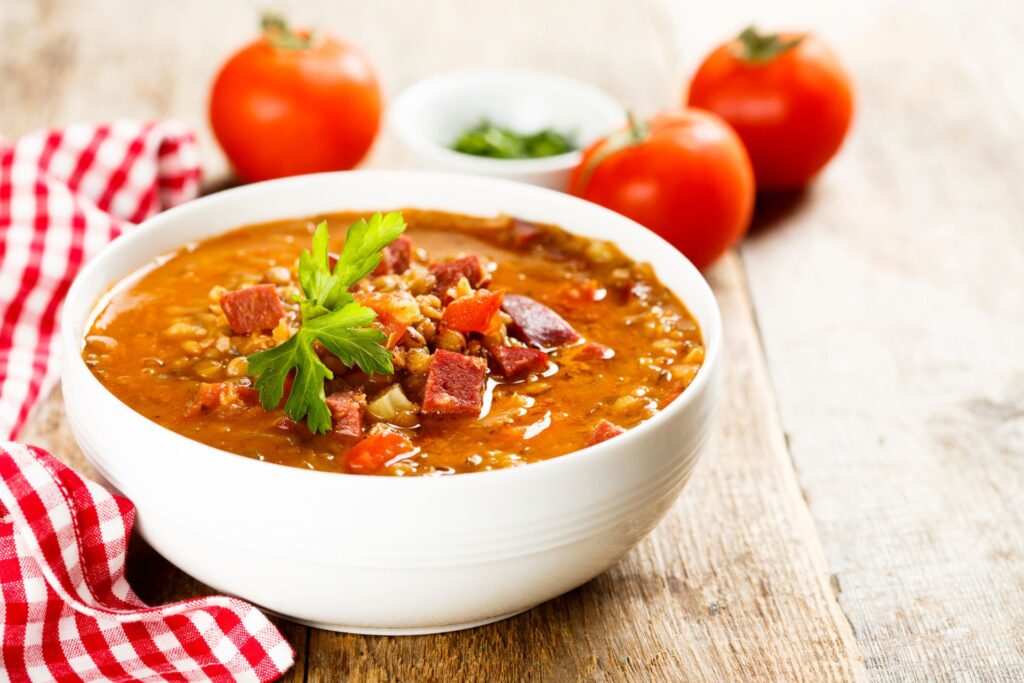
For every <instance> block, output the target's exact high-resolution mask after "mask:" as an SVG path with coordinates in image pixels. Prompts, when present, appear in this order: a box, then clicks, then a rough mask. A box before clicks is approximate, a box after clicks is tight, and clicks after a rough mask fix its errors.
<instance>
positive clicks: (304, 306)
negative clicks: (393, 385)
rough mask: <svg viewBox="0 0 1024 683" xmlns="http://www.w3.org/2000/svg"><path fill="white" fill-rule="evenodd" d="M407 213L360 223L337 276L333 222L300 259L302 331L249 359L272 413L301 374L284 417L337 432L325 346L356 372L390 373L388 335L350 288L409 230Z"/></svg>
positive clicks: (347, 243)
mask: <svg viewBox="0 0 1024 683" xmlns="http://www.w3.org/2000/svg"><path fill="white" fill-rule="evenodd" d="M405 228H406V225H405V220H404V219H403V218H402V214H401V213H397V212H395V213H389V214H387V215H384V216H382V215H381V214H379V213H378V214H375V215H374V216H373V217H372V218H370V220H369V221H366V220H364V219H360V220H358V221H356V222H355V223H353V224H352V225H351V226H350V227H349V229H348V233H347V235H346V238H345V246H344V247H343V248H342V251H341V255H340V256H339V257H338V263H337V264H336V265H335V267H334V271H333V272H332V271H331V267H330V256H329V254H328V241H329V234H328V231H327V222H326V221H324V222H322V223H320V225H318V226H317V228H316V232H315V233H314V234H313V245H312V250H307V251H303V252H302V255H301V256H300V257H299V269H298V277H299V287H300V288H301V289H302V294H303V296H302V297H299V305H300V308H301V311H302V326H301V327H300V328H299V329H298V331H296V332H295V334H294V335H292V337H291V339H289V340H288V341H286V342H284V343H283V344H280V345H278V346H276V347H274V348H272V349H267V350H265V351H259V352H257V353H254V354H252V355H250V356H249V357H248V360H249V374H251V375H253V376H254V377H255V378H256V382H255V384H254V386H255V388H256V390H257V391H259V393H260V403H261V404H262V405H263V408H264V409H265V410H272V409H273V408H276V407H277V406H278V404H279V403H280V402H281V398H282V397H283V396H284V385H285V382H286V380H287V378H288V376H289V375H290V374H292V373H293V372H294V379H293V381H292V387H291V392H290V393H289V395H288V400H287V401H286V402H285V404H284V411H285V413H287V414H288V416H289V417H291V418H292V419H293V420H302V419H303V418H305V419H306V423H307V425H308V426H309V428H310V430H312V431H313V432H314V433H319V432H326V431H327V430H329V429H330V428H331V413H330V410H329V409H328V408H327V400H326V396H325V395H324V381H325V380H328V379H333V378H334V374H333V373H332V372H331V370H330V368H328V367H327V366H326V365H324V363H323V361H321V360H320V357H319V356H318V355H317V353H316V349H315V348H314V342H319V343H320V344H322V345H323V346H324V348H326V349H327V350H328V351H330V352H331V353H333V354H334V355H335V356H337V357H338V359H339V360H341V362H342V363H344V364H345V365H347V366H349V367H355V366H359V368H360V369H361V370H362V371H363V372H365V373H367V374H372V373H380V374H391V373H393V372H394V368H393V367H392V365H391V352H390V351H388V349H387V348H386V347H384V346H383V342H384V341H385V340H386V338H387V337H386V335H385V334H384V333H383V332H381V331H380V330H378V329H376V328H374V327H370V324H371V323H372V322H373V321H374V320H375V319H376V317H377V314H376V313H375V312H374V311H373V310H371V309H369V308H367V307H365V306H362V305H360V304H358V303H356V301H355V300H354V298H353V297H352V294H351V293H350V292H349V291H348V290H349V288H350V287H351V286H352V285H353V284H355V283H356V282H357V281H359V280H360V279H362V278H363V277H365V276H366V275H368V274H370V273H371V272H372V271H373V269H374V268H376V267H377V263H379V262H380V259H381V250H382V249H383V248H384V247H386V246H387V245H389V244H391V242H393V241H394V240H395V239H396V238H397V237H398V236H399V235H401V234H402V232H404V231H405Z"/></svg>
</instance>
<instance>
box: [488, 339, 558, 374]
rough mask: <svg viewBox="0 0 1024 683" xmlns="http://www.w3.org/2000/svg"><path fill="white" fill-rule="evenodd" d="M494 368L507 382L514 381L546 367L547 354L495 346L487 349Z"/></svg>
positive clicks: (514, 347) (516, 347)
mask: <svg viewBox="0 0 1024 683" xmlns="http://www.w3.org/2000/svg"><path fill="white" fill-rule="evenodd" d="M488 352H489V353H490V354H491V360H493V361H494V367H495V369H496V370H497V371H498V373H499V374H501V375H502V376H503V377H504V378H505V379H507V380H516V379H521V378H523V377H525V376H526V375H529V374H532V373H534V372H543V371H544V370H546V369H547V367H548V354H546V353H544V352H543V351H538V350H537V349H524V348H520V347H518V346H495V347H492V348H490V349H488Z"/></svg>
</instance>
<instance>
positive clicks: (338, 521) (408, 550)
mask: <svg viewBox="0 0 1024 683" xmlns="http://www.w3.org/2000/svg"><path fill="white" fill-rule="evenodd" d="M400 207H419V208H425V209H437V210H442V211H451V212H457V213H466V214H475V215H488V216H493V215H496V214H498V213H505V214H510V215H514V216H519V217H521V218H524V219H526V220H534V221H542V222H549V223H554V224H557V225H560V226H562V227H564V228H565V229H567V230H570V231H572V232H575V233H578V234H581V235H586V236H588V237H594V238H598V239H607V240H614V241H616V242H617V243H618V244H619V245H620V246H621V248H622V249H623V251H625V252H626V253H627V254H628V255H629V256H631V257H632V258H634V259H637V260H642V261H648V262H650V263H651V264H652V265H653V266H654V268H655V270H656V272H657V273H658V276H659V277H660V278H661V280H662V282H664V283H665V285H666V286H668V287H669V288H670V289H671V290H672V291H673V292H675V293H676V294H677V295H678V296H679V297H680V299H682V300H683V301H684V302H685V303H686V305H687V307H688V308H689V310H690V311H691V312H692V313H693V315H694V317H695V318H696V319H697V321H698V323H699V324H700V326H701V329H702V331H703V334H704V340H705V343H706V349H707V355H706V359H705V361H704V366H703V367H702V368H701V370H700V372H699V373H698V374H697V377H696V379H695V380H694V381H693V383H692V384H691V385H690V386H689V388H687V390H686V391H685V392H683V394H682V396H680V397H679V398H677V399H676V400H675V401H673V402H672V403H670V404H669V405H668V406H667V407H666V408H665V410H663V411H661V412H660V413H659V414H657V415H655V416H654V417H653V418H651V419H650V420H648V421H647V422H645V423H643V424H642V425H640V426H638V427H636V428H634V429H631V430H629V431H627V432H626V433H624V434H622V435H621V436H617V437H615V438H614V439H610V440H609V441H606V442H604V443H601V444H598V445H596V446H592V447H590V448H585V449H583V450H581V451H577V452H575V453H570V454H568V455H563V456H561V457H558V458H553V459H551V460H547V461H544V462H540V463H535V464H531V465H526V466H523V467H517V468H512V469H506V470H499V471H494V472H481V473H474V474H460V475H454V476H449V477H409V478H404V479H403V478H395V477H366V476H357V475H348V474H334V473H330V472H314V471H309V470H303V469H298V468H293V467H285V466H281V465H273V464H270V463H265V462H259V461H257V460H253V459H250V458H245V457H242V456H239V455H234V454H231V453H227V452H225V451H222V450H218V449H216V448H212V447H210V446H206V445H204V444H201V443H199V442H198V441H192V440H190V439H188V438H186V437H184V436H181V435H179V434H176V433H174V432H172V431H170V430H168V429H165V428H164V427H161V426H160V425H158V424H156V423H155V422H150V421H149V420H148V419H146V418H144V417H143V416H142V415H140V414H138V413H136V412H135V411H133V410H132V409H131V408H129V407H128V406H127V405H125V404H124V403H122V402H121V401H120V400H118V399H117V398H116V397H115V396H114V395H113V394H111V393H110V392H109V391H107V389H106V388H104V387H103V385H102V384H100V382H99V381H98V380H97V379H96V377H95V376H93V374H92V372H90V370H89V369H88V367H86V365H85V362H84V361H83V360H82V356H81V350H82V339H83V335H84V334H85V332H86V330H87V328H88V325H89V322H90V319H91V316H92V315H93V314H94V313H95V312H96V308H97V302H98V301H99V299H100V298H101V297H102V296H103V294H104V293H105V292H106V291H108V290H109V287H110V285H111V284H112V283H115V282H117V281H119V280H121V279H122V278H124V277H126V276H127V275H130V274H131V273H132V272H134V271H135V270H136V269H137V268H139V267H141V266H143V265H145V264H147V263H150V262H151V261H152V259H154V258H155V257H157V256H159V255H161V254H166V253H167V252H169V251H171V250H173V249H177V248H178V247H180V246H181V245H183V244H185V243H187V242H192V241H196V240H202V239H205V238H207V237H211V236H213V235H217V234H220V233H223V232H225V231H227V230H230V229H232V228H235V227H238V226H241V225H246V224H250V223H258V222H262V221H271V220H277V219H283V218H291V217H299V216H310V215H317V214H323V213H327V212H332V211H340V210H377V209H393V208H400ZM61 325H62V329H61V341H62V345H63V351H64V354H63V355H64V367H63V382H64V385H63V387H64V400H65V404H66V407H67V414H68V419H69V421H70V425H71V428H72V431H73V432H74V434H75V437H76V438H77V440H78V443H79V444H80V445H81V446H82V450H83V451H84V452H85V454H86V456H87V457H88V458H89V461H90V462H91V463H92V464H93V466H94V467H95V468H96V471H97V472H99V473H100V474H101V475H102V476H103V477H104V478H106V479H107V481H109V482H110V483H111V484H112V485H113V486H114V487H115V488H116V489H118V490H120V491H121V492H122V493H124V494H125V495H126V496H128V498H130V499H131V500H132V501H133V502H134V503H135V505H136V506H137V508H138V528H139V532H140V533H141V534H142V536H143V537H144V538H145V539H146V540H147V541H148V542H149V543H150V544H151V545H152V546H153V547H154V548H156V550H157V551H158V552H160V554H162V555H163V556H164V557H166V558H167V559H169V560H170V561H171V562H173V563H174V564H176V565H177V566H178V567H180V568H181V569H183V570H184V571H186V572H187V573H189V574H191V575H192V576H194V577H196V578H197V579H199V580H200V581H203V582H204V583H206V584H208V585H210V586H213V587H214V588H216V589H218V590H220V591H223V592H227V593H233V594H235V595H238V596H241V597H243V598H245V599H247V600H250V601H252V602H254V603H256V604H258V605H260V606H262V607H264V608H266V609H268V610H270V611H273V612H276V613H279V614H282V615H284V616H286V617H288V618H290V619H294V620H296V621H300V622H303V623H307V624H312V625H315V626H318V627H321V628H328V629H335V630H341V631H349V632H355V633H380V634H394V635H398V634H416V633H430V632H439V631H450V630H455V629H459V628H467V627H470V626H475V625H478V624H483V623H487V622H491V621H496V620H498V619H501V618H504V617H506V616H510V615H512V614H515V613H517V612H521V611H523V610H526V609H529V608H530V607H533V606H534V605H537V604H538V603H541V602H544V601H545V600H549V599H550V598H553V597H555V596H557V595H560V594H561V593H564V592H566V591H568V590H571V589H572V588H574V587H576V586H578V585H580V584H582V583H584V582H586V581H589V580H590V579H592V578H593V577H595V576H597V575H598V574H600V573H601V572H603V571H604V570H606V569H607V568H608V567H610V566H611V565H612V564H614V563H615V562H616V561H618V560H619V558H620V557H622V556H623V555H624V554H625V553H626V552H627V551H628V550H629V549H630V548H632V547H633V546H634V545H636V544H637V543H638V542H639V541H640V540H641V539H642V538H643V537H644V536H645V535H647V534H648V533H649V532H650V531H651V530H652V529H653V528H654V526H655V525H656V524H657V523H658V521H659V520H660V519H661V518H662V516H663V515H664V514H665V512H666V511H667V510H668V509H669V507H670V506H671V505H672V502H673V501H674V500H675V498H676V496H677V495H678V493H679V491H680V490H681V489H682V487H683V484H684V483H685V482H686V481H687V479H688V478H689V477H690V473H691V472H692V471H693V467H694V465H695V464H696V462H697V454H698V452H699V450H700V448H701V446H702V445H703V444H704V442H705V440H706V439H707V436H708V434H709V431H710V428H711V418H712V412H713V409H714V407H715V403H716V401H717V394H718V379H719V356H720V349H721V345H722V328H721V322H720V319H719V314H718V307H717V305H716V303H715V298H714V296H713V295H712V293H711V290H710V288H709V287H708V285H707V283H706V282H705V281H704V279H703V278H702V277H701V275H700V273H699V272H698V271H697V269H696V268H694V267H693V266H692V265H691V264H690V262H689V261H687V260H686V259H685V258H684V257H683V256H682V255H681V254H680V253H679V252H678V251H676V250H675V249H673V248H672V247H671V246H669V245H668V244H667V243H666V242H665V241H664V240H662V239H661V238H660V237H658V236H656V235H655V234H654V233H652V232H650V231H649V230H647V229H646V228H643V227H641V226H640V225H638V224H637V223H634V222H633V221H631V220H629V219H627V218H625V217H623V216H621V215H619V214H617V213H614V212H612V211H608V210H607V209H604V208H602V207H599V206H597V205H596V204H591V203H589V202H585V201H583V200H581V199H577V198H575V197H571V196H569V195H566V194H562V193H560V192H552V191H550V190H544V189H541V188H536V187H530V186H528V185H522V184H519V183H510V182H505V181H499V180H493V179H487V178H472V177H466V176H455V175H446V174H431V173H418V172H412V171H354V172H347V173H327V174H321V175H309V176H299V177H294V178H286V179H283V180H273V181H269V182H265V183H259V184H256V185H248V186H245V187H240V188H236V189H233V190H228V191H225V192H220V193H218V194H214V195H210V196H208V197H204V198H202V199H198V200H196V201H193V202H189V203H187V204H184V205H182V206H179V207H177V208H174V209H171V210H170V211H167V212H164V213H162V214H159V215H157V216H155V217H154V218H151V219H149V220H147V221H146V222H144V223H143V224H142V225H140V226H138V227H137V228H135V229H133V230H130V231H128V232H127V233H125V234H124V235H123V236H122V237H120V238H118V239H117V240H115V241H114V243H113V244H111V245H110V246H109V247H107V248H106V249H105V250H104V251H103V252H102V253H101V254H99V255H98V256H97V257H96V258H94V259H93V260H92V261H90V262H89V263H88V265H86V267H85V268H84V269H83V270H82V271H81V273H80V274H79V276H78V278H77V279H76V280H75V283H74V286H72V288H71V291H70V292H69V293H68V297H67V301H66V303H65V305H64V312H63V315H62V319H61Z"/></svg>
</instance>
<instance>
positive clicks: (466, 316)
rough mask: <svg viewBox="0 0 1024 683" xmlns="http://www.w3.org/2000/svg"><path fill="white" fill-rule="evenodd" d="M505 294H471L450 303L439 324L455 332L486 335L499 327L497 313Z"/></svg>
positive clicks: (499, 320)
mask: <svg viewBox="0 0 1024 683" xmlns="http://www.w3.org/2000/svg"><path fill="white" fill-rule="evenodd" d="M504 296H505V292H504V291H501V292H488V291H487V290H482V291H479V292H473V293H472V294H470V295H469V296H463V297H460V298H458V299H456V300H455V301H452V302H451V303H450V304H448V306H446V307H445V309H444V313H443V314H442V315H441V324H442V325H443V326H444V327H447V328H449V329H452V330H455V331H456V332H463V333H465V332H479V333H480V334H488V333H490V332H494V331H495V330H496V329H498V328H499V327H500V326H501V318H500V316H499V315H498V311H500V310H501V300H502V298H503V297H504Z"/></svg>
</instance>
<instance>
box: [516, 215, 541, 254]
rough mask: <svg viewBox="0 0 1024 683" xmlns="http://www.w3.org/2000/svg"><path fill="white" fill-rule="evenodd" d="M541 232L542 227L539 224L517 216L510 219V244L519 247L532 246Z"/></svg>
mask: <svg viewBox="0 0 1024 683" xmlns="http://www.w3.org/2000/svg"><path fill="white" fill-rule="evenodd" d="M543 234H544V229H543V228H541V227H540V226H539V225H536V224H534V223H530V222H528V221H521V220H519V219H518V218H517V219H513V221H512V244H513V245H515V246H516V247H517V248H519V249H526V248H527V247H529V246H532V245H533V243H534V242H536V241H537V240H539V239H540V238H541V236H542V235H543Z"/></svg>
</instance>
